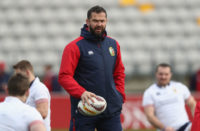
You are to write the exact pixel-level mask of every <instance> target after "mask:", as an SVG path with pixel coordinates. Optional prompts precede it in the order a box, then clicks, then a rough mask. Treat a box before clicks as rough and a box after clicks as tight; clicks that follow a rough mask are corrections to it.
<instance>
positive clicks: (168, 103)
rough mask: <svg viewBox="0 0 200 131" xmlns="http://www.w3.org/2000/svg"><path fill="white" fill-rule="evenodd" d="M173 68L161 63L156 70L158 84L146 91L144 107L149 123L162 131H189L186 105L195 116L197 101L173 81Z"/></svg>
mask: <svg viewBox="0 0 200 131" xmlns="http://www.w3.org/2000/svg"><path fill="white" fill-rule="evenodd" d="M171 77H172V72H171V66H170V65H169V64H166V63H161V64H159V65H158V66H157V68H156V80H157V82H156V83H155V84H153V85H151V86H150V87H149V88H148V89H146V90H145V92H144V95H143V101H142V105H143V107H144V112H145V114H146V116H147V119H148V121H149V122H150V123H151V124H152V125H153V126H154V127H155V128H157V129H158V130H160V131H189V130H190V128H191V122H190V121H189V119H188V115H187V112H186V109H185V103H186V104H187V105H188V106H189V107H190V109H191V112H192V114H194V110H195V106H196V101H195V99H194V97H193V96H191V94H190V91H189V90H188V88H187V87H186V86H185V85H183V84H182V83H180V82H174V81H171Z"/></svg>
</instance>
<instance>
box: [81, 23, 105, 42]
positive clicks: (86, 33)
mask: <svg viewBox="0 0 200 131" xmlns="http://www.w3.org/2000/svg"><path fill="white" fill-rule="evenodd" d="M81 36H82V37H84V38H85V39H88V40H92V41H102V40H104V39H105V37H106V36H107V32H106V31H105V32H104V34H103V35H102V36H101V37H98V36H95V35H94V34H92V33H91V32H89V31H88V26H87V24H84V25H83V28H81Z"/></svg>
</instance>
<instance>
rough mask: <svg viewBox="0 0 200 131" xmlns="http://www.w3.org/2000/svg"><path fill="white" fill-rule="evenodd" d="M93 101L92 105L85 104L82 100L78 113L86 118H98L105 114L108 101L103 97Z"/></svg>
mask: <svg viewBox="0 0 200 131" xmlns="http://www.w3.org/2000/svg"><path fill="white" fill-rule="evenodd" d="M91 99H93V101H94V102H92V101H91V100H90V99H89V103H90V105H88V104H87V103H85V104H83V102H82V100H80V101H79V103H78V111H79V112H80V113H81V114H82V115H85V116H96V115H99V114H101V113H102V112H104V110H105V109H106V107H107V103H106V100H105V99H104V98H103V97H101V96H97V97H92V98H91Z"/></svg>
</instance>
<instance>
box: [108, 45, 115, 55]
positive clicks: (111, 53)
mask: <svg viewBox="0 0 200 131" xmlns="http://www.w3.org/2000/svg"><path fill="white" fill-rule="evenodd" d="M109 52H110V55H111V56H115V51H114V49H113V48H112V47H109Z"/></svg>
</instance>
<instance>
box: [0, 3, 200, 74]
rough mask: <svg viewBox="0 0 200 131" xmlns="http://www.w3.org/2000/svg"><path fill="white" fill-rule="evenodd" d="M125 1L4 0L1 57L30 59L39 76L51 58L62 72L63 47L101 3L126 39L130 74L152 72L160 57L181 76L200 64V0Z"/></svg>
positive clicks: (112, 30)
mask: <svg viewBox="0 0 200 131" xmlns="http://www.w3.org/2000/svg"><path fill="white" fill-rule="evenodd" d="M120 3H122V0H121V2H120V1H116V0H101V1H97V0H87V1H83V0H51V1H47V0H34V1H27V0H18V1H16V0H1V1H0V59H1V60H2V61H5V62H6V63H7V65H8V66H12V65H13V64H14V63H16V62H17V61H19V60H21V59H29V60H30V61H31V62H32V63H33V66H34V67H35V71H36V74H39V75H41V73H42V68H43V66H44V65H45V64H47V63H50V64H52V65H53V66H54V67H55V68H54V69H55V70H54V71H55V72H58V70H59V66H60V59H61V55H62V50H63V49H64V47H65V46H66V44H67V43H69V42H70V41H71V40H72V39H74V38H76V37H77V36H79V34H80V30H79V29H80V28H81V27H82V25H83V24H84V21H85V19H86V15H85V12H86V11H87V9H88V8H89V7H91V6H93V5H96V4H100V5H102V6H104V7H105V8H106V9H107V11H108V20H109V21H108V25H107V30H108V35H109V36H111V37H113V38H116V39H117V40H118V41H119V42H120V45H121V48H122V57H123V61H124V63H125V67H126V74H127V75H128V76H131V75H135V74H140V75H150V74H151V73H152V68H153V67H154V65H155V64H157V63H160V62H169V63H170V64H172V66H173V67H174V68H175V70H174V71H175V73H176V74H179V75H182V74H186V73H191V72H194V71H195V70H197V68H199V67H200V57H199V52H200V25H199V24H198V19H199V17H200V1H199V0H134V1H133V2H130V1H129V3H130V5H129V6H127V5H128V4H124V5H125V6H124V5H120ZM143 4H148V5H145V6H144V5H143ZM142 5H143V7H141V6H142ZM141 8H142V10H141ZM144 10H145V11H144Z"/></svg>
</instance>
